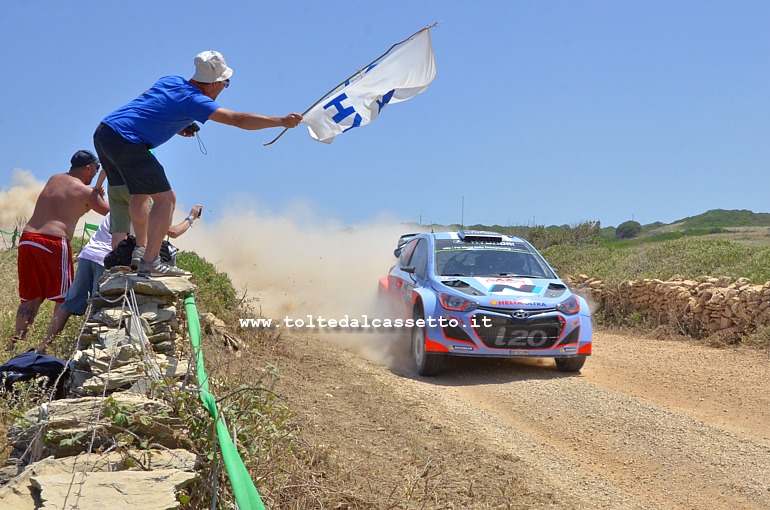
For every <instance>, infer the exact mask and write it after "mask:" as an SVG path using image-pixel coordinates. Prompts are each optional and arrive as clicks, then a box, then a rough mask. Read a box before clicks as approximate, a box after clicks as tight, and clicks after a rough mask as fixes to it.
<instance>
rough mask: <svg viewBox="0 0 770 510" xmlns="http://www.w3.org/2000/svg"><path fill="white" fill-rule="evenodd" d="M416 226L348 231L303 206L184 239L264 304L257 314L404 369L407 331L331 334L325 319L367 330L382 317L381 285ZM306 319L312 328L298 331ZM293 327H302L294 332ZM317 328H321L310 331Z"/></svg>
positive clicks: (241, 217) (211, 227)
mask: <svg viewBox="0 0 770 510" xmlns="http://www.w3.org/2000/svg"><path fill="white" fill-rule="evenodd" d="M184 210H186V209H184ZM204 219H205V213H204ZM413 227H414V226H413V225H412V226H410V225H404V224H399V223H398V222H397V221H395V220H392V219H390V218H387V217H383V218H381V219H379V220H378V221H373V222H366V223H360V224H355V225H351V226H345V225H342V224H340V223H338V222H335V221H331V220H324V219H323V218H320V217H319V215H318V214H317V213H314V212H313V211H312V210H310V209H309V208H307V207H304V206H301V205H296V204H295V205H294V206H293V207H292V208H291V212H288V213H283V214H280V215H274V214H270V213H263V212H257V211H256V210H249V211H246V212H238V213H237V214H227V215H225V216H224V217H223V218H222V220H221V221H218V222H216V223H213V224H211V223H206V222H205V221H203V222H200V225H199V224H198V223H196V225H195V228H194V229H193V230H192V231H191V232H190V233H189V234H186V235H185V236H183V237H184V242H182V237H180V238H178V239H177V241H179V243H178V245H179V246H180V247H181V248H183V249H191V250H194V251H196V252H197V253H198V254H199V255H201V256H203V257H204V258H205V259H206V260H208V261H209V262H212V263H214V264H215V265H216V266H217V268H218V269H219V270H220V271H224V272H226V273H227V274H228V275H229V276H230V278H231V279H232V280H233V283H234V284H235V286H236V288H239V289H246V290H247V291H248V293H249V296H252V297H254V298H256V299H258V302H257V303H255V309H256V312H257V313H258V314H260V313H261V315H262V316H263V317H267V318H272V319H274V324H275V323H276V322H277V323H278V324H279V325H280V328H281V330H282V331H283V332H284V333H289V334H291V333H292V332H299V333H303V334H305V333H307V334H310V335H312V336H315V337H318V338H322V339H324V340H326V341H330V342H334V343H336V344H338V345H341V346H343V347H344V348H346V349H349V350H351V351H353V352H356V353H357V354H360V355H362V356H364V357H366V358H367V359H370V360H372V361H375V362H377V363H381V364H384V365H387V366H391V367H398V366H402V365H403V363H404V359H403V351H404V350H403V349H401V348H400V347H399V346H400V345H401V346H402V344H403V336H404V335H403V334H404V333H406V332H401V333H402V334H401V335H399V334H398V333H399V332H398V331H395V332H394V331H393V330H391V331H389V332H384V331H383V330H381V329H380V330H378V329H377V328H372V327H370V328H352V327H338V328H330V327H326V328H323V327H319V321H320V320H322V319H323V320H327V321H328V320H329V319H333V320H336V321H347V322H348V324H352V323H353V321H354V320H355V321H358V323H359V324H363V323H364V322H365V321H367V319H368V320H369V321H371V319H372V318H378V317H382V311H381V310H378V309H377V305H376V294H377V283H378V280H379V279H380V278H381V277H383V276H385V275H386V274H387V272H388V270H389V269H390V267H391V266H392V265H393V264H394V263H395V261H396V258H395V257H394V255H393V249H394V248H395V247H396V241H397V240H398V237H399V236H400V235H401V234H403V233H405V232H406V231H407V230H409V229H410V228H413ZM299 321H302V322H304V324H305V326H304V327H299V328H298V327H296V324H297V323H298V322H299ZM287 322H288V323H291V324H292V325H294V326H295V327H291V328H289V327H287ZM311 323H313V324H315V327H308V326H309V325H310V324H311ZM396 342H398V345H397V344H396Z"/></svg>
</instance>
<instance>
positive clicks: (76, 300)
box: [35, 205, 203, 354]
mask: <svg viewBox="0 0 770 510" xmlns="http://www.w3.org/2000/svg"><path fill="white" fill-rule="evenodd" d="M202 210H203V206H201V205H196V206H195V207H193V208H192V209H191V210H190V214H189V215H187V217H186V218H185V219H184V220H182V222H181V223H179V224H178V225H172V226H171V227H169V229H168V233H167V234H168V236H169V237H171V238H177V237H179V236H180V235H182V234H184V233H185V232H187V231H188V230H189V229H190V228H191V227H192V224H193V221H194V220H196V219H198V218H199V217H200V215H201V211H202ZM111 251H112V234H110V213H107V214H106V215H105V216H104V219H103V220H102V223H101V224H100V225H99V228H98V229H97V230H96V233H95V234H94V235H93V236H92V237H91V239H90V240H89V241H88V243H87V244H86V245H85V246H84V247H83V250H82V251H81V252H80V255H78V267H77V270H76V271H75V278H74V279H73V281H72V284H71V285H70V287H69V290H68V291H67V295H66V297H65V298H64V302H63V303H62V304H61V306H59V308H58V309H57V310H56V311H55V312H54V314H53V318H51V324H50V325H49V326H48V332H47V333H46V334H45V337H44V338H43V341H42V342H41V343H40V345H39V346H38V347H37V349H35V351H36V352H37V353H38V354H44V353H45V350H46V348H47V347H48V345H49V344H50V343H51V341H52V340H53V338H54V337H55V336H56V335H58V334H59V333H60V332H61V330H63V329H64V326H66V325H67V321H68V320H69V318H70V316H72V315H83V314H84V313H86V309H87V308H88V299H89V298H92V297H94V296H96V295H98V286H99V280H100V279H101V277H102V275H103V274H104V257H106V256H107V254H108V253H110V252H111Z"/></svg>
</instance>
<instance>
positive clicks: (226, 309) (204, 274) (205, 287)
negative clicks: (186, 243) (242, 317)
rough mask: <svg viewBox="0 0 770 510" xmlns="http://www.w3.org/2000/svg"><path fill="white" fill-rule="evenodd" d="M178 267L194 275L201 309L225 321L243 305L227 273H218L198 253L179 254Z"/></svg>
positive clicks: (185, 252) (198, 303)
mask: <svg viewBox="0 0 770 510" xmlns="http://www.w3.org/2000/svg"><path fill="white" fill-rule="evenodd" d="M177 265H178V266H179V267H181V268H182V269H185V270H187V271H190V272H191V273H192V274H193V282H194V283H195V284H196V285H197V289H196V291H195V302H196V304H197V305H198V306H199V307H200V309H202V310H206V311H208V312H211V313H213V314H214V315H216V316H217V317H220V318H222V319H223V320H224V319H226V318H229V317H231V316H232V314H233V313H235V312H236V310H237V309H238V308H239V306H240V305H241V302H242V300H239V299H238V296H237V294H236V292H235V288H234V287H233V282H232V280H230V277H229V276H228V275H227V273H221V272H219V271H217V268H216V267H215V266H214V265H213V264H212V263H210V262H208V261H207V260H206V259H204V258H202V257H200V256H199V255H198V254H197V253H195V252H190V251H181V252H179V254H178V255H177ZM226 322H227V321H226Z"/></svg>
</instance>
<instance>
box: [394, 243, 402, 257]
mask: <svg viewBox="0 0 770 510" xmlns="http://www.w3.org/2000/svg"><path fill="white" fill-rule="evenodd" d="M401 248H402V247H401V246H399V247H398V248H396V249H395V250H393V255H395V256H396V258H398V257H400V256H401Z"/></svg>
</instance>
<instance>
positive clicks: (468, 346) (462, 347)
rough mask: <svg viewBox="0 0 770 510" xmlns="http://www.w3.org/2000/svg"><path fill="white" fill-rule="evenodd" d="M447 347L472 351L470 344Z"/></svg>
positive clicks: (454, 349)
mask: <svg viewBox="0 0 770 510" xmlns="http://www.w3.org/2000/svg"><path fill="white" fill-rule="evenodd" d="M449 348H450V349H451V350H453V351H472V350H474V348H473V347H471V346H470V345H450V346H449Z"/></svg>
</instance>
